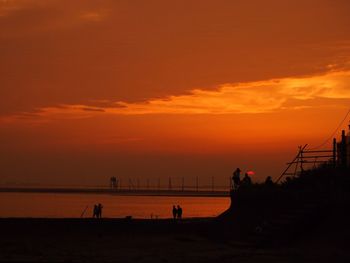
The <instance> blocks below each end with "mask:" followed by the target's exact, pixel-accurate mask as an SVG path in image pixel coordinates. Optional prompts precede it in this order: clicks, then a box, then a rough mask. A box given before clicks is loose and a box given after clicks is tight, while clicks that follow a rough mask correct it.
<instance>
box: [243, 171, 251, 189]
mask: <svg viewBox="0 0 350 263" xmlns="http://www.w3.org/2000/svg"><path fill="white" fill-rule="evenodd" d="M241 185H242V186H245V187H247V186H248V187H249V186H251V185H252V179H251V178H250V176H249V175H248V173H245V175H244V177H243V179H242V183H241Z"/></svg>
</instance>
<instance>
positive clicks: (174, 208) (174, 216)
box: [173, 205, 178, 220]
mask: <svg viewBox="0 0 350 263" xmlns="http://www.w3.org/2000/svg"><path fill="white" fill-rule="evenodd" d="M177 212H178V211H177V209H176V206H175V205H173V218H174V220H176V216H177Z"/></svg>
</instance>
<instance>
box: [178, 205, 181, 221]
mask: <svg viewBox="0 0 350 263" xmlns="http://www.w3.org/2000/svg"><path fill="white" fill-rule="evenodd" d="M177 218H178V219H181V218H182V208H181V207H180V206H179V205H178V206H177Z"/></svg>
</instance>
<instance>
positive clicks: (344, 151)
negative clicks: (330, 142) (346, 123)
mask: <svg viewBox="0 0 350 263" xmlns="http://www.w3.org/2000/svg"><path fill="white" fill-rule="evenodd" d="M346 155H347V149H346V136H345V130H342V133H341V166H342V167H343V168H345V167H346V164H347V158H346V157H347V156H346Z"/></svg>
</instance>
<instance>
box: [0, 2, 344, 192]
mask: <svg viewBox="0 0 350 263" xmlns="http://www.w3.org/2000/svg"><path fill="white" fill-rule="evenodd" d="M349 12H350V3H349V2H348V1H345V0H332V1H331V0H329V1H327V0H317V1H316V0H315V1H311V0H303V1H280V0H268V1H258V0H255V1H254V0H250V1H247V0H245V1H243V0H237V1H227V0H217V1H204V0H202V1H194V0H187V1H163V0H162V1H161V0H149V1H112V0H110V1H108V0H91V1H83V0H81V1H80V0H76V1H63V0H45V1H44V0H0V58H1V59H0V76H1V77H0V97H1V103H0V143H1V147H0V175H1V176H0V184H5V183H9V184H30V183H34V184H37V183H42V184H60V185H69V184H84V185H93V184H104V183H105V182H106V180H107V179H108V178H109V177H110V176H113V175H114V176H117V177H120V178H123V180H127V179H128V178H133V179H135V180H136V178H140V179H141V180H145V179H146V178H150V179H156V178H158V177H160V178H162V179H163V180H164V184H166V182H167V178H168V177H169V176H171V177H173V178H180V177H182V176H184V177H186V180H187V181H188V182H189V183H192V184H193V183H194V178H195V177H196V176H199V177H200V179H201V181H202V182H203V183H209V182H210V181H211V177H212V176H214V177H215V180H216V182H217V184H221V185H222V184H227V178H228V177H229V176H230V174H231V172H232V170H233V169H234V168H236V167H241V169H242V170H247V169H252V170H255V171H256V172H257V175H256V179H262V178H265V177H266V176H267V175H272V176H273V177H277V176H278V175H279V173H280V172H281V170H282V169H283V168H284V166H285V163H286V162H287V161H289V160H290V159H291V158H292V157H293V155H294V154H295V152H296V149H297V146H298V145H300V144H305V143H309V144H310V145H311V146H314V145H317V144H319V143H321V142H322V141H323V140H324V139H325V138H327V137H328V136H329V135H330V134H331V133H332V132H333V130H334V129H335V127H336V126H337V125H338V123H339V122H340V120H341V119H342V118H343V116H344V115H345V113H346V112H347V110H348V109H349V105H350V85H349V84H350V59H349V58H350V16H349V15H348V14H349ZM344 128H345V125H344ZM254 179H255V178H254ZM174 180H176V179H174Z"/></svg>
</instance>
